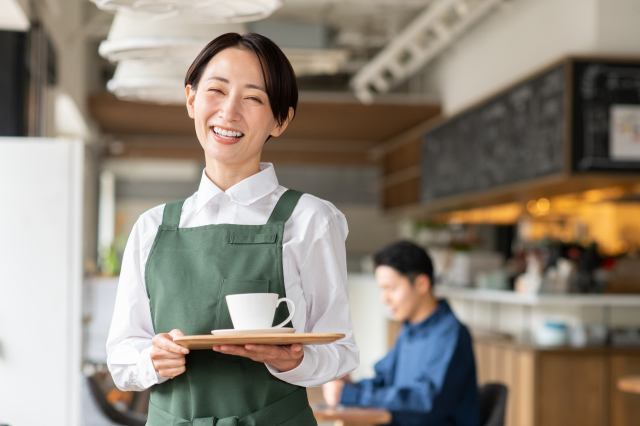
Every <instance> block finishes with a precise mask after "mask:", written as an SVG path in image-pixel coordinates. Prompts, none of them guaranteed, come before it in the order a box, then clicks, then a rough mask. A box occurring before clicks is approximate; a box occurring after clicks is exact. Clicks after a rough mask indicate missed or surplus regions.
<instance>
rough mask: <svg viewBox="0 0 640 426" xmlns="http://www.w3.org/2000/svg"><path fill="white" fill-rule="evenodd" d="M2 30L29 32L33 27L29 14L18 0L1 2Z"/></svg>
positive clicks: (0, 19)
mask: <svg viewBox="0 0 640 426" xmlns="http://www.w3.org/2000/svg"><path fill="white" fill-rule="evenodd" d="M0 10H1V11H2V13H0V30H3V31H27V30H28V29H29V28H30V27H31V23H30V22H29V18H28V17H27V14H26V13H24V10H22V7H21V6H20V4H19V3H18V2H17V1H16V0H0Z"/></svg>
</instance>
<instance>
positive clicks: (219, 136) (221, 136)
mask: <svg viewBox="0 0 640 426" xmlns="http://www.w3.org/2000/svg"><path fill="white" fill-rule="evenodd" d="M209 130H210V131H211V133H212V134H213V138H214V139H215V140H216V142H218V143H221V144H223V145H233V144H236V143H238V142H239V141H240V139H242V138H243V137H244V133H242V132H240V131H237V130H232V129H229V128H228V127H221V126H210V127H209Z"/></svg>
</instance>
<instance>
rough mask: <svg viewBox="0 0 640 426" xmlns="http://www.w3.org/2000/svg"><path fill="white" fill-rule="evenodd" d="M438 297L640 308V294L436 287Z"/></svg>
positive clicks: (533, 304) (531, 304)
mask: <svg viewBox="0 0 640 426" xmlns="http://www.w3.org/2000/svg"><path fill="white" fill-rule="evenodd" d="M435 293H436V296H437V297H443V298H451V299H463V300H476V301H482V302H490V303H504V304H513V305H525V306H542V305H544V306H552V305H555V306H559V305H561V306H627V307H640V294H575V293H572V294H521V293H516V292H513V291H506V290H484V289H477V288H464V287H454V286H447V285H436V287H435Z"/></svg>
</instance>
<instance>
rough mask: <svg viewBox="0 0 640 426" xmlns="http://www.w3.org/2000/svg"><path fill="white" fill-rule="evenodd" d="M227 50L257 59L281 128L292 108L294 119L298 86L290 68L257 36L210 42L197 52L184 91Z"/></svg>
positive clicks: (267, 41) (272, 46)
mask: <svg viewBox="0 0 640 426" xmlns="http://www.w3.org/2000/svg"><path fill="white" fill-rule="evenodd" d="M230 47H235V48H238V49H244V50H250V51H252V52H253V53H255V54H256V56H257V57H258V60H259V61H260V67H262V75H263V77H264V83H265V85H266V89H267V96H268V97H269V103H270V104H271V111H273V116H274V118H275V119H276V121H277V122H278V124H279V125H282V123H283V122H285V121H286V120H287V117H288V116H289V107H292V108H293V112H294V115H295V111H296V108H297V106H298V84H297V82H296V74H295V73H294V72H293V67H292V66H291V63H290V62H289V60H288V59H287V57H286V56H285V55H284V53H282V50H280V48H279V47H278V45H276V44H275V43H274V42H273V41H271V40H270V39H268V38H267V37H265V36H262V35H260V34H255V33H249V34H244V35H240V34H238V33H227V34H222V35H221V36H219V37H216V38H215V39H213V40H212V41H211V42H209V44H207V45H206V46H205V47H204V48H203V49H202V50H201V51H200V53H199V54H198V56H197V57H196V59H195V60H194V61H193V63H192V64H191V66H190V67H189V70H188V71H187V75H186V76H185V78H184V85H185V87H186V86H187V85H188V84H190V85H191V88H192V89H193V90H196V89H197V86H198V84H199V83H200V78H202V74H203V73H204V70H205V68H206V67H207V65H208V64H209V61H210V60H211V58H213V57H214V56H216V55H217V54H218V53H220V52H221V51H223V50H225V49H228V48H230Z"/></svg>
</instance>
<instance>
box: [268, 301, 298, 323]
mask: <svg viewBox="0 0 640 426" xmlns="http://www.w3.org/2000/svg"><path fill="white" fill-rule="evenodd" d="M282 302H287V306H288V307H289V311H290V313H289V317H288V318H287V319H286V320H284V321H282V322H281V323H280V324H278V325H274V326H273V328H282V327H284V325H285V324H286V323H288V322H289V321H291V318H293V314H295V313H296V305H294V304H293V302H292V301H291V300H289V299H287V298H286V297H283V298H282V299H278V300H277V302H276V308H278V306H280V304H281V303H282Z"/></svg>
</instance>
